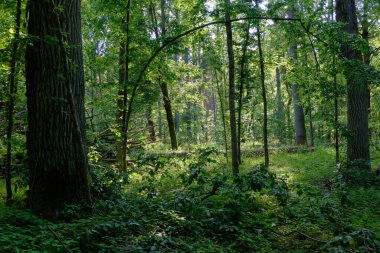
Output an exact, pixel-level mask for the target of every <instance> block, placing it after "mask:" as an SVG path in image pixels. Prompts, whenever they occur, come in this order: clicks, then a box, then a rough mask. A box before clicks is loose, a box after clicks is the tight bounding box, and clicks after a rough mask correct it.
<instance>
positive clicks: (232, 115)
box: [225, 0, 239, 175]
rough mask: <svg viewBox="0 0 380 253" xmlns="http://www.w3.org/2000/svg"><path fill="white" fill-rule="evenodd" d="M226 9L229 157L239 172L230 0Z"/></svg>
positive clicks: (237, 172)
mask: <svg viewBox="0 0 380 253" xmlns="http://www.w3.org/2000/svg"><path fill="white" fill-rule="evenodd" d="M225 3H226V9H225V15H226V33H227V51H228V74H229V89H228V90H229V109H230V129H231V157H232V173H233V175H237V174H239V158H238V144H237V131H236V115H235V113H236V110H235V59H234V49H233V40H232V25H231V18H230V0H225Z"/></svg>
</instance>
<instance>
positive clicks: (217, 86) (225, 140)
mask: <svg viewBox="0 0 380 253" xmlns="http://www.w3.org/2000/svg"><path fill="white" fill-rule="evenodd" d="M215 77H216V88H217V92H218V97H219V103H220V112H221V116H222V122H223V137H224V149H225V151H226V152H225V157H226V161H227V163H228V142H227V124H226V116H225V115H226V114H225V109H224V103H223V95H222V91H221V90H220V83H219V81H218V76H217V73H216V72H215Z"/></svg>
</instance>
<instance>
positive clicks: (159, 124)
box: [157, 98, 163, 142]
mask: <svg viewBox="0 0 380 253" xmlns="http://www.w3.org/2000/svg"><path fill="white" fill-rule="evenodd" d="M157 107H158V118H157V124H158V138H159V139H160V141H161V142H162V141H163V132H162V130H163V129H162V113H161V98H159V99H158V102H157Z"/></svg>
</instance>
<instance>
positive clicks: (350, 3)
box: [336, 0, 370, 167]
mask: <svg viewBox="0 0 380 253" xmlns="http://www.w3.org/2000/svg"><path fill="white" fill-rule="evenodd" d="M336 21H337V22H342V23H344V31H345V32H346V33H349V34H352V35H357V34H358V23H357V19H356V7H355V1H354V0H337V1H336ZM341 51H342V54H343V56H344V57H345V58H346V59H347V60H348V61H349V62H346V64H345V66H344V67H345V70H344V74H345V76H346V79H347V103H348V106H347V128H348V131H349V137H348V139H347V160H348V161H349V162H352V161H355V160H359V159H360V160H366V161H369V159H370V152H369V137H368V83H367V81H366V79H365V77H363V74H362V73H357V71H355V68H352V66H351V65H352V64H358V62H359V61H362V54H361V53H360V52H359V51H358V50H356V49H354V48H351V47H350V45H349V44H348V43H344V44H343V45H342V47H341ZM366 167H367V166H366Z"/></svg>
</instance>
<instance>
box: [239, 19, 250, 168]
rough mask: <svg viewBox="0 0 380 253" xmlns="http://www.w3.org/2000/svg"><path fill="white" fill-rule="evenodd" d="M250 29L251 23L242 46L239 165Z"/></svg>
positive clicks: (240, 161)
mask: <svg viewBox="0 0 380 253" xmlns="http://www.w3.org/2000/svg"><path fill="white" fill-rule="evenodd" d="M249 28H250V23H249V22H248V24H247V28H246V30H245V38H244V42H243V46H242V52H243V53H242V56H241V63H240V85H239V102H238V122H237V126H238V131H237V140H238V154H239V156H238V159H239V164H241V163H242V159H241V114H242V110H243V92H244V82H245V81H246V76H247V72H248V69H247V68H246V61H247V57H246V54H247V47H248V41H249Z"/></svg>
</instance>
